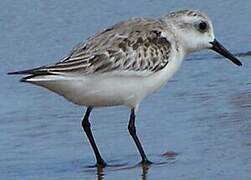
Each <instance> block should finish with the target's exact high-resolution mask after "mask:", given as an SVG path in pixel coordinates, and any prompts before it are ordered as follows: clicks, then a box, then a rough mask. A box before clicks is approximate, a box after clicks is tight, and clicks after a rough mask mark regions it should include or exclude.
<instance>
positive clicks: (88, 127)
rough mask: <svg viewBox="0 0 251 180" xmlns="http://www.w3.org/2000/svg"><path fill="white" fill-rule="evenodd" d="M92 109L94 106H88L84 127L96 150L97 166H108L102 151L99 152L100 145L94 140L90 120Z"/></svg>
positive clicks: (83, 122)
mask: <svg viewBox="0 0 251 180" xmlns="http://www.w3.org/2000/svg"><path fill="white" fill-rule="evenodd" d="M91 110H92V107H87V110H86V113H85V116H84V119H83V121H82V127H83V129H84V131H85V133H86V135H87V137H88V140H89V142H90V144H91V146H92V149H93V151H94V154H95V156H96V160H97V166H102V167H104V166H106V163H105V161H104V160H103V158H102V157H101V155H100V153H99V150H98V147H97V145H96V143H95V140H94V137H93V135H92V131H91V124H90V122H89V116H90V113H91Z"/></svg>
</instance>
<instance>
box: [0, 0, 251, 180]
mask: <svg viewBox="0 0 251 180" xmlns="http://www.w3.org/2000/svg"><path fill="white" fill-rule="evenodd" d="M184 8H186V9H200V10H201V11H203V12H205V13H206V14H208V16H209V17H210V18H211V19H212V21H213V24H214V29H215V34H216V37H217V39H218V40H219V41H221V42H222V44H224V45H225V47H226V48H228V49H229V50H230V51H231V52H233V53H235V54H239V53H241V54H243V56H242V57H240V59H241V60H242V62H243V64H244V65H243V66H242V67H236V66H234V65H233V64H231V63H230V62H229V61H227V60H224V59H221V58H216V57H218V56H217V55H216V54H215V53H213V52H211V51H210V52H209V51H203V52H199V53H196V54H194V55H191V56H189V57H188V58H187V59H188V60H187V61H185V62H184V64H183V66H182V68H181V70H180V71H179V72H178V73H177V74H176V75H175V76H174V78H173V79H172V81H170V82H169V83H168V85H166V86H164V87H163V88H162V89H161V90H160V91H158V92H157V93H155V94H153V95H152V96H150V97H149V98H147V99H146V100H145V101H143V103H142V104H141V107H140V110H139V113H138V116H137V117H138V118H137V122H136V123H137V130H138V135H139V137H140V139H141V141H142V143H143V145H144V148H145V151H146V153H147V154H148V156H149V159H150V160H152V161H154V162H155V164H153V165H151V166H150V167H148V168H142V167H141V166H139V165H138V162H139V160H140V158H139V155H138V152H137V150H136V148H135V147H134V143H133V141H132V139H131V137H130V136H129V134H128V132H127V123H128V116H129V111H128V110H127V109H126V108H124V107H113V108H102V109H96V110H94V111H93V114H92V117H91V118H92V120H91V123H92V128H93V132H94V135H95V137H96V141H97V144H98V146H99V148H100V151H101V153H102V155H103V156H104V158H105V160H107V162H108V163H109V164H111V165H112V167H108V168H105V169H104V170H97V169H96V168H95V167H93V166H92V165H94V163H95V161H94V157H93V154H92V150H91V149H90V147H89V144H88V141H87V139H86V136H85V135H84V133H83V131H82V129H81V126H80V123H81V120H82V116H83V113H84V108H81V107H78V106H76V105H73V104H71V103H69V102H67V101H65V100H64V99H63V98H61V97H59V96H56V95H54V94H53V93H49V92H48V91H47V90H44V89H41V88H39V87H35V86H32V85H29V84H24V83H19V82H18V80H19V77H16V76H12V77H10V76H7V75H6V73H7V72H9V71H14V70H22V69H27V68H33V67H36V66H39V65H44V64H50V63H54V62H56V61H58V60H59V59H60V58H62V57H63V56H65V55H66V54H68V53H69V51H70V50H71V49H72V48H73V47H74V46H75V45H76V44H78V43H79V42H81V41H83V40H85V39H86V38H88V37H89V36H91V35H93V34H95V33H96V32H98V31H102V30H103V29H105V28H106V27H107V26H110V25H112V24H114V23H116V22H118V21H121V20H124V19H127V18H129V17H135V16H147V17H159V16H162V15H165V14H167V13H168V12H169V11H173V10H177V9H184ZM250 8H251V1H237V0H228V1H222V0H210V1H209V0H208V1H199V0H193V1H189V0H179V1H176V0H169V1H163V0H154V1H153V0H137V1H135V0H134V1H132V0H120V1H115V0H110V1H108V0H106V1H105V0H71V1H68V0H61V1H52V0H44V1H40V0H33V1H31V0H22V1H15V0H12V1H9V0H1V1H0V37H1V38H0V74H1V77H0V84H1V86H0V92H1V93H0V101H1V108H0V123H1V125H0V152H1V154H0V175H1V176H0V179H3V180H9V179H13V180H14V179H15V180H16V179H26V180H29V179H32V180H34V179H47V180H50V179H53V180H55V179H60V180H63V179H85V180H86V179H109V180H113V179H114V180H117V179H167V178H169V179H178V180H179V179H186V180H188V179H191V180H194V179H203V180H204V179H208V180H211V179H215V180H216V179H217V180H218V179H219V180H232V179H233V180H235V179H241V180H248V179H250V178H251V171H250V167H251V138H250V137H251V78H250V77H251V71H250V68H251V61H250V58H251V57H250V56H246V55H245V54H246V52H249V51H251V46H250V40H251V39H250V37H251V25H250V17H251V11H250Z"/></svg>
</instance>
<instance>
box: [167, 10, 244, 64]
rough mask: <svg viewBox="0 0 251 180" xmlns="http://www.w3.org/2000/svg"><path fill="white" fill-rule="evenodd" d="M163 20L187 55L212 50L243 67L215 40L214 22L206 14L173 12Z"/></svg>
mask: <svg viewBox="0 0 251 180" xmlns="http://www.w3.org/2000/svg"><path fill="white" fill-rule="evenodd" d="M163 20H164V21H165V22H166V23H167V24H169V25H170V26H171V27H172V29H173V32H174V34H175V36H176V38H177V40H178V41H179V43H180V45H181V46H182V47H183V49H184V50H185V53H187V54H189V53H191V52H194V51H199V50H202V49H212V50H214V51H216V52H218V53H220V54H221V55H223V56H224V57H226V58H228V59H230V60H231V61H232V62H234V63H235V64H237V65H241V62H240V61H239V60H238V59H237V58H235V57H234V56H233V55H232V54H231V53H230V52H229V51H227V50H226V49H225V48H224V47H223V46H222V45H221V44H220V43H219V42H218V41H217V40H216V39H215V36H214V31H213V25H212V22H211V21H210V19H209V18H208V17H207V16H206V15H205V14H204V13H202V12H200V11H196V10H181V11H176V12H171V13H170V14H168V15H166V16H164V17H163Z"/></svg>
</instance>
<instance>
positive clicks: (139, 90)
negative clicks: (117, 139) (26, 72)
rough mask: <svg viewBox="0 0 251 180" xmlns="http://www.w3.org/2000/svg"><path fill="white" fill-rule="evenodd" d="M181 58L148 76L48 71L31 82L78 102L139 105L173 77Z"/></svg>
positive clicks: (104, 104) (83, 103)
mask: <svg viewBox="0 0 251 180" xmlns="http://www.w3.org/2000/svg"><path fill="white" fill-rule="evenodd" d="M181 62H182V60H177V59H176V61H171V62H169V64H168V65H167V67H165V68H164V69H163V70H161V71H159V72H157V73H155V74H151V75H148V76H137V75H130V76H128V75H125V74H124V75H121V74H120V75H119V74H111V73H109V74H107V75H104V74H96V75H88V76H82V77H81V76H80V77H76V76H70V77H67V76H58V75H47V76H44V77H43V76H38V77H35V78H32V79H31V80H29V81H28V82H30V83H33V84H36V85H39V86H42V87H45V88H47V89H49V90H51V91H53V92H55V93H57V94H59V95H61V96H63V97H65V98H66V99H67V100H69V101H71V102H73V103H75V104H78V105H84V106H115V105H126V106H129V107H137V106H138V104H139V103H140V102H141V101H142V100H143V99H144V97H146V96H147V95H149V94H151V93H152V92H154V91H155V90H157V89H159V88H160V87H161V86H162V85H164V84H165V82H167V81H168V80H169V79H170V78H171V77H172V75H173V74H174V73H175V72H176V71H177V70H178V68H179V66H180V64H181Z"/></svg>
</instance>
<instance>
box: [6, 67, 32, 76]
mask: <svg viewBox="0 0 251 180" xmlns="http://www.w3.org/2000/svg"><path fill="white" fill-rule="evenodd" d="M35 70H37V68H36V69H27V70H22V71H13V72H8V73H7V74H9V75H14V74H33V73H34V71H35Z"/></svg>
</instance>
